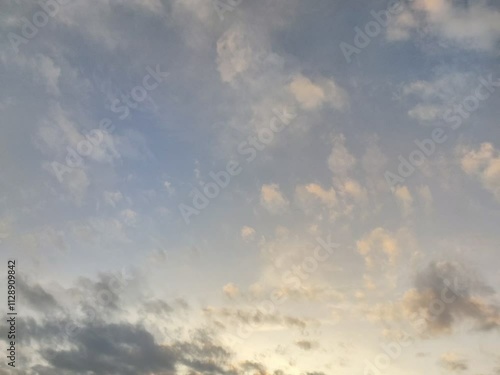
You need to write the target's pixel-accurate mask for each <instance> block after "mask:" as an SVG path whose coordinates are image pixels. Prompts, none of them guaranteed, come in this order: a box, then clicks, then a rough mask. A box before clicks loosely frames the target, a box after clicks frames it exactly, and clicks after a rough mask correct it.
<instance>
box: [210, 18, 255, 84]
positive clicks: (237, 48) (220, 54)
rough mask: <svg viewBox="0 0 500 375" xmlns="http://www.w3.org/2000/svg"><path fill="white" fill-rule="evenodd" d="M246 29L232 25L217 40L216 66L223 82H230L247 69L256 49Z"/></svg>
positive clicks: (250, 65)
mask: <svg viewBox="0 0 500 375" xmlns="http://www.w3.org/2000/svg"><path fill="white" fill-rule="evenodd" d="M253 46H254V44H253V42H252V41H251V40H250V36H249V34H248V33H247V31H246V29H245V28H244V27H242V26H234V27H232V28H230V29H228V30H227V31H226V32H225V33H224V34H223V35H222V36H221V37H220V38H219V40H218V41H217V66H218V70H219V73H220V76H221V79H222V81H223V82H227V83H230V82H232V81H233V80H235V79H236V78H237V77H238V76H239V75H241V74H243V73H245V72H246V71H248V70H249V69H250V68H251V67H252V66H253V63H254V60H255V58H256V57H255V56H256V54H257V51H256V50H255V48H253Z"/></svg>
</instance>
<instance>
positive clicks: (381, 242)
mask: <svg viewBox="0 0 500 375" xmlns="http://www.w3.org/2000/svg"><path fill="white" fill-rule="evenodd" d="M356 246H357V248H358V251H359V253H360V254H361V255H363V256H364V257H365V262H366V265H367V267H369V268H371V267H373V265H374V255H376V254H375V252H381V253H383V254H385V255H386V256H387V258H388V260H389V263H390V264H392V265H394V264H395V263H396V260H397V258H398V256H399V254H400V248H399V243H398V240H397V238H396V237H395V236H394V235H392V234H391V233H390V232H388V231H387V230H385V229H384V228H380V227H379V228H376V229H374V230H372V231H371V232H370V233H368V234H367V235H365V236H364V237H363V238H362V239H361V240H359V241H357V242H356Z"/></svg>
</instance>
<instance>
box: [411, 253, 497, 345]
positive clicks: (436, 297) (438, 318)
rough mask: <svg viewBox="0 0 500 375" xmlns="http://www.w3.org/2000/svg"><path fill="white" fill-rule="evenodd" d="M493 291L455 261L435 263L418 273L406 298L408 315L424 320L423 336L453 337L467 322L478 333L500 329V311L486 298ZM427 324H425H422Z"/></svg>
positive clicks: (421, 328) (414, 318)
mask: <svg viewBox="0 0 500 375" xmlns="http://www.w3.org/2000/svg"><path fill="white" fill-rule="evenodd" d="M491 293H492V289H491V288H490V287H488V286H486V285H485V284H483V283H482V282H481V281H480V280H478V278H477V277H476V276H475V275H474V274H472V273H470V271H468V270H467V269H466V268H464V267H463V266H461V265H459V264H457V263H455V262H433V263H431V264H429V266H428V267H427V268H426V269H424V270H422V271H421V272H420V273H418V274H417V277H416V279H415V288H414V289H411V290H409V291H407V292H406V293H405V295H404V296H403V299H402V308H403V311H404V315H405V316H406V317H407V318H408V319H410V320H413V321H415V322H416V321H420V323H419V324H420V325H421V326H420V327H419V334H421V335H422V336H425V335H431V336H435V335H442V334H450V333H451V332H452V331H453V329H454V328H455V326H456V325H458V324H459V323H461V322H463V321H464V320H470V321H472V322H473V323H475V329H477V330H492V329H497V328H498V327H500V309H499V307H498V306H495V305H493V304H491V303H489V302H488V300H487V299H486V298H485V297H486V296H488V295H490V294H491ZM422 323H423V324H422Z"/></svg>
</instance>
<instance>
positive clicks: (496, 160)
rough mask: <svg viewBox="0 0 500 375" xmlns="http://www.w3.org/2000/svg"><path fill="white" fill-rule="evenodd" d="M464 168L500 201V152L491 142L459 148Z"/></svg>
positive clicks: (461, 163)
mask: <svg viewBox="0 0 500 375" xmlns="http://www.w3.org/2000/svg"><path fill="white" fill-rule="evenodd" d="M459 153H460V154H461V160H460V165H461V167H462V170H463V171H464V172H465V173H467V174H468V175H470V176H474V177H476V178H477V179H478V180H479V181H480V183H481V185H482V186H483V187H484V188H485V189H486V190H487V191H489V192H490V193H492V194H493V195H494V197H495V198H496V200H497V201H499V202H500V152H499V151H498V150H496V149H495V147H494V146H493V145H492V144H491V143H482V144H481V146H480V147H479V148H478V149H477V150H474V149H471V148H468V147H461V148H459Z"/></svg>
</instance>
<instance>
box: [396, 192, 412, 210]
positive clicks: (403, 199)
mask: <svg viewBox="0 0 500 375" xmlns="http://www.w3.org/2000/svg"><path fill="white" fill-rule="evenodd" d="M394 195H395V197H396V199H397V200H398V205H399V207H400V208H401V212H402V213H403V215H404V216H408V215H409V214H411V212H412V211H413V197H412V195H411V193H410V190H408V188H407V187H406V186H398V187H397V188H396V189H395V190H394Z"/></svg>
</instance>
